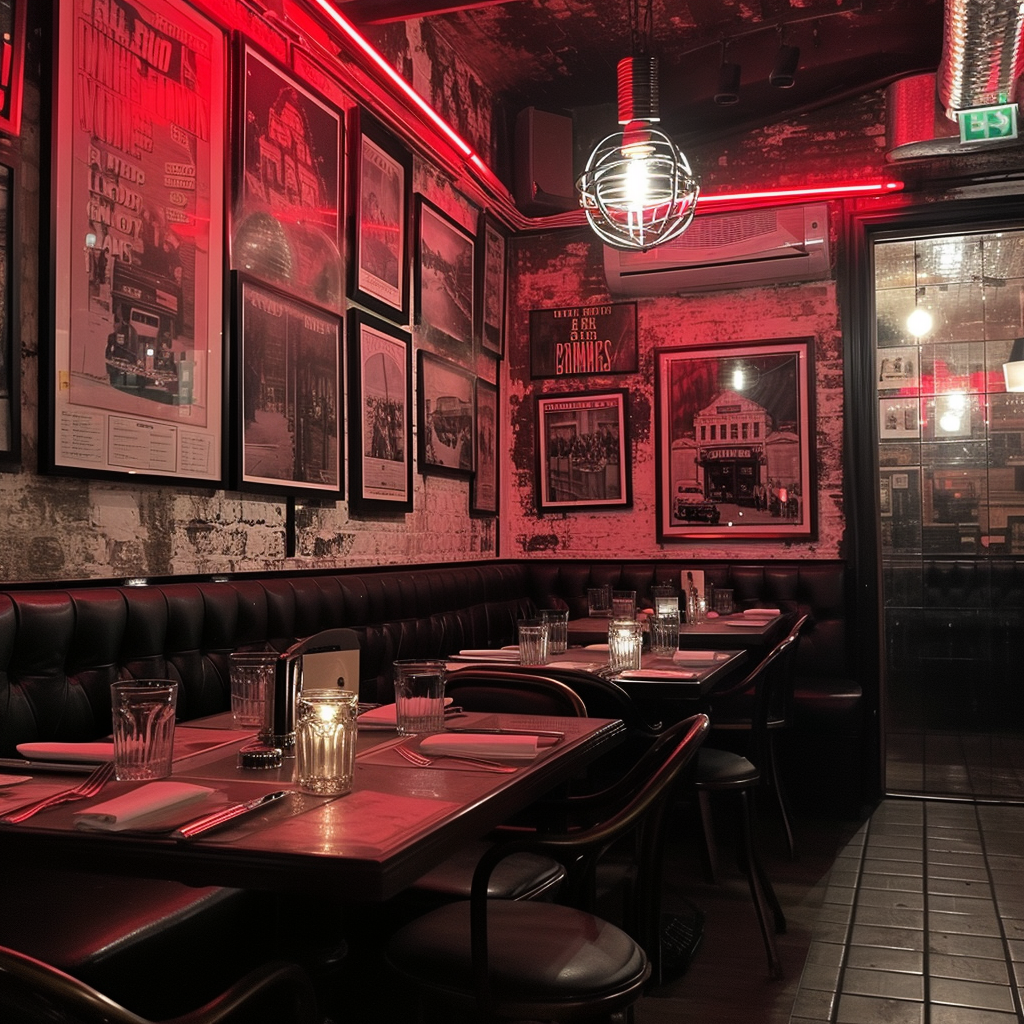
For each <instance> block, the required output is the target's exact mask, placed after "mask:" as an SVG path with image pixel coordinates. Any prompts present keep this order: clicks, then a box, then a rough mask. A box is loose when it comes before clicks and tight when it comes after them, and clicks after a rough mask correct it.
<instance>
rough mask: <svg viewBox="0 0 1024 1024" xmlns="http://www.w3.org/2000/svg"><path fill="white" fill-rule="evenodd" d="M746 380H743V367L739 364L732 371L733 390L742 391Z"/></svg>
mask: <svg viewBox="0 0 1024 1024" xmlns="http://www.w3.org/2000/svg"><path fill="white" fill-rule="evenodd" d="M744 383H745V381H744V380H743V367H742V366H737V367H736V369H735V370H733V371H732V389H733V391H742V390H743V386H744Z"/></svg>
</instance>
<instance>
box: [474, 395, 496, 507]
mask: <svg viewBox="0 0 1024 1024" xmlns="http://www.w3.org/2000/svg"><path fill="white" fill-rule="evenodd" d="M499 434H500V432H499V429H498V388H497V386H496V385H494V384H490V383H488V382H487V381H485V380H480V378H477V381H476V472H475V473H474V474H473V482H472V484H471V486H470V489H469V511H470V514H471V515H481V516H494V515H497V514H498V451H499V450H500V449H499V447H498V443H499Z"/></svg>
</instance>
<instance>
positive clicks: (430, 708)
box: [394, 659, 447, 736]
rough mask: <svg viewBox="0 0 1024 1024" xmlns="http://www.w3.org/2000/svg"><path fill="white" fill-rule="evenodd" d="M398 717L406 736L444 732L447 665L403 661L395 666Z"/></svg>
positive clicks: (400, 730) (396, 710)
mask: <svg viewBox="0 0 1024 1024" xmlns="http://www.w3.org/2000/svg"><path fill="white" fill-rule="evenodd" d="M394 669H395V717H396V719H397V721H398V732H399V734H400V735H402V736H415V735H417V734H418V733H431V732H441V731H443V729H444V685H445V682H446V679H447V674H446V670H445V663H444V662H443V661H435V660H432V659H408V660H406V659H403V660H400V661H396V662H395V663H394Z"/></svg>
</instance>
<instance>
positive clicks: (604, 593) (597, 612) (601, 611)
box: [587, 586, 612, 619]
mask: <svg viewBox="0 0 1024 1024" xmlns="http://www.w3.org/2000/svg"><path fill="white" fill-rule="evenodd" d="M611 613H612V588H611V587H608V586H605V587H590V588H588V590H587V614H588V615H589V616H591V618H595V619H607V618H608V616H609V615H611Z"/></svg>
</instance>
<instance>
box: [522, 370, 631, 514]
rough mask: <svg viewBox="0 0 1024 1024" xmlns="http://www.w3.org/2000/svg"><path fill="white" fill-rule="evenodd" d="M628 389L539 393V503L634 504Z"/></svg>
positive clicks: (553, 508) (541, 506)
mask: <svg viewBox="0 0 1024 1024" xmlns="http://www.w3.org/2000/svg"><path fill="white" fill-rule="evenodd" d="M628 402H629V393H628V392H627V391H625V390H615V391H592V392H591V391H581V392H573V393H571V394H565V393H562V394H557V395H538V396H537V508H538V510H539V511H540V512H581V511H589V510H591V509H616V508H630V507H631V506H632V504H633V485H632V474H631V472H630V458H629V445H630V438H629V413H628Z"/></svg>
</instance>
